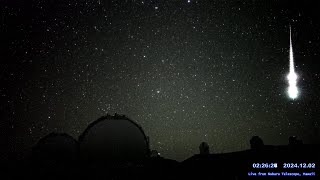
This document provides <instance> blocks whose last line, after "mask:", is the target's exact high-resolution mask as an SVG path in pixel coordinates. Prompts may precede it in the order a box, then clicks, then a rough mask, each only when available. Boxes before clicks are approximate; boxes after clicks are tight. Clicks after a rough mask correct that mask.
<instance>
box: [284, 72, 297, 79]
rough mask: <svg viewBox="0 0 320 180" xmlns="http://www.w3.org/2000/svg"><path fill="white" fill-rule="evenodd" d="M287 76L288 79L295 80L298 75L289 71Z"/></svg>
mask: <svg viewBox="0 0 320 180" xmlns="http://www.w3.org/2000/svg"><path fill="white" fill-rule="evenodd" d="M287 78H288V80H289V81H297V78H298V76H297V74H296V73H294V72H290V73H289V74H288V76H287Z"/></svg>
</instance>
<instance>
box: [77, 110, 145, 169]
mask: <svg viewBox="0 0 320 180" xmlns="http://www.w3.org/2000/svg"><path fill="white" fill-rule="evenodd" d="M79 143H80V154H81V157H82V159H83V160H86V161H90V162H93V163H104V164H106V163H108V164H109V165H113V164H115V162H117V163H118V162H121V163H126V162H138V161H141V160H144V159H145V158H148V157H149V156H150V150H149V142H148V138H147V136H146V135H145V134H144V131H143V130H142V128H141V127H140V126H139V125H138V124H137V123H135V122H134V121H132V120H131V119H129V118H127V117H125V116H124V115H119V114H115V116H110V115H107V116H103V117H101V118H99V119H98V120H96V121H94V122H93V123H91V124H90V125H89V126H88V127H87V128H86V129H85V131H84V132H83V133H82V134H81V135H80V137H79Z"/></svg>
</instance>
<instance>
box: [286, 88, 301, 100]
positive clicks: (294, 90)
mask: <svg viewBox="0 0 320 180" xmlns="http://www.w3.org/2000/svg"><path fill="white" fill-rule="evenodd" d="M298 93H299V92H298V88H297V86H289V88H288V95H289V97H290V98H291V99H296V98H297V97H298Z"/></svg>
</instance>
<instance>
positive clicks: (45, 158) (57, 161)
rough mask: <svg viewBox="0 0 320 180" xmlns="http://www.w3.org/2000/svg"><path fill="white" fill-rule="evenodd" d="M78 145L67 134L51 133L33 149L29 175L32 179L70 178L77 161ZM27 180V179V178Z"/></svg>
mask: <svg viewBox="0 0 320 180" xmlns="http://www.w3.org/2000/svg"><path fill="white" fill-rule="evenodd" d="M78 152H79V144H78V142H77V141H76V140H75V139H74V138H73V137H71V136H69V135H67V134H57V133H51V134H48V135H47V136H45V137H44V138H42V139H40V140H39V142H38V143H37V144H36V145H35V146H34V147H33V149H32V155H31V163H32V164H31V166H29V167H27V168H30V173H31V174H32V178H36V179H47V178H48V176H50V177H52V178H53V179H61V178H63V177H65V178H67V177H70V176H72V170H71V169H72V168H74V167H75V165H76V163H77V159H78ZM27 179H28V178H27Z"/></svg>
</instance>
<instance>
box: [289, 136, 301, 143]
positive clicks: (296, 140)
mask: <svg viewBox="0 0 320 180" xmlns="http://www.w3.org/2000/svg"><path fill="white" fill-rule="evenodd" d="M301 144H303V143H302V140H299V139H298V138H297V136H290V137H289V145H301Z"/></svg>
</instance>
